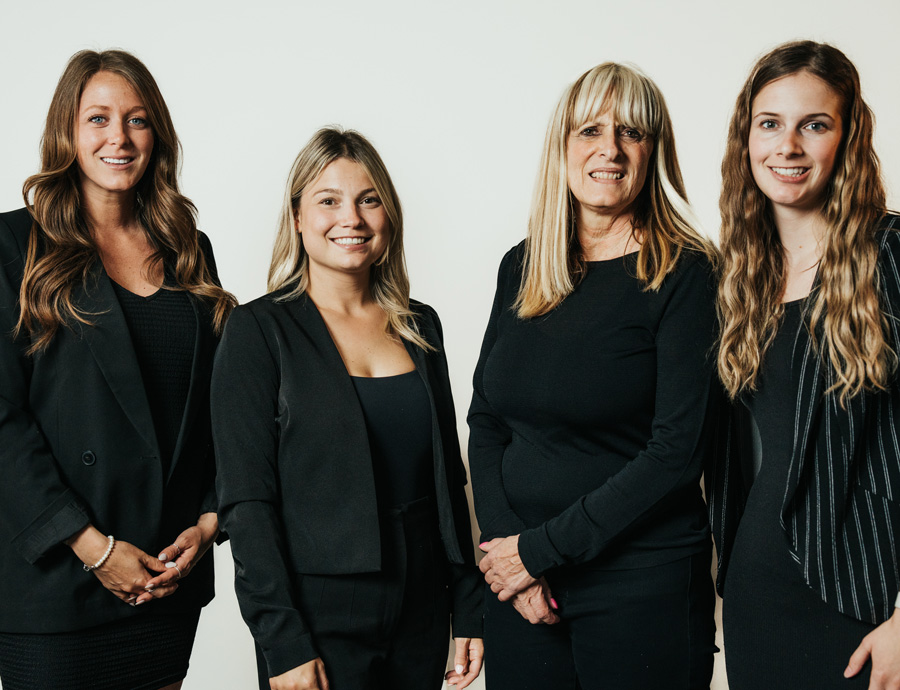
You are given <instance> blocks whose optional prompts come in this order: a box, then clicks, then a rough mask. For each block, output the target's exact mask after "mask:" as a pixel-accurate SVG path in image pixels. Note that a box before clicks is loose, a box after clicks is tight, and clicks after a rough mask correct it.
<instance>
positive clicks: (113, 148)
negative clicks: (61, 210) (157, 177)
mask: <svg viewBox="0 0 900 690" xmlns="http://www.w3.org/2000/svg"><path fill="white" fill-rule="evenodd" d="M75 137H76V145H77V161H78V170H79V176H80V178H81V189H82V192H83V193H84V194H85V195H87V196H88V197H98V198H99V197H103V196H108V195H110V194H114V195H121V194H133V193H134V188H135V186H136V185H137V183H138V182H139V181H140V179H141V177H143V175H144V172H145V171H146V170H147V166H148V165H149V164H150V156H151V155H152V154H153V130H152V129H151V128H150V124H149V123H148V122H147V110H146V108H145V107H144V104H143V102H142V101H141V99H140V97H139V96H138V94H137V93H136V92H135V90H134V89H133V88H132V86H131V84H129V83H128V82H127V81H126V80H125V79H124V78H123V77H121V76H119V75H118V74H113V73H112V72H97V74H95V75H94V76H93V77H91V78H90V80H89V81H88V83H87V84H86V85H85V87H84V91H83V92H82V94H81V101H80V102H79V106H78V115H77V121H76V123H75Z"/></svg>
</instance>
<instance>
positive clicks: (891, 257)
mask: <svg viewBox="0 0 900 690" xmlns="http://www.w3.org/2000/svg"><path fill="white" fill-rule="evenodd" d="M875 237H876V241H877V242H878V258H879V262H880V263H881V264H882V265H883V264H885V263H886V262H890V263H893V264H894V265H896V264H897V262H898V261H900V215H896V214H893V213H887V214H885V215H884V216H883V217H882V218H881V220H880V221H879V223H878V229H877V231H876V233H875Z"/></svg>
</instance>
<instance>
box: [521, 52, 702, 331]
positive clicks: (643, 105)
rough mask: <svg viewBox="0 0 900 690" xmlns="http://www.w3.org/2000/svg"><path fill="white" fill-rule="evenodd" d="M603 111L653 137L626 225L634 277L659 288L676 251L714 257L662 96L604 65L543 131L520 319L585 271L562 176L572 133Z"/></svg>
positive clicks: (629, 72)
mask: <svg viewBox="0 0 900 690" xmlns="http://www.w3.org/2000/svg"><path fill="white" fill-rule="evenodd" d="M606 111H609V112H610V114H611V116H612V117H613V118H614V119H615V121H616V122H618V123H621V124H623V125H626V126H628V127H634V128H636V129H637V130H639V131H640V132H641V133H642V134H644V135H646V136H650V137H652V139H653V143H654V146H653V152H652V154H651V159H650V162H649V164H648V171H647V180H646V181H645V183H644V188H643V189H642V190H641V192H640V194H639V195H638V198H637V200H636V201H635V210H634V215H633V219H632V225H633V232H638V231H639V232H640V236H641V248H640V250H639V252H638V257H637V277H638V278H639V279H640V280H641V281H643V282H644V283H645V285H646V288H647V289H650V290H658V289H659V287H660V286H661V285H662V283H663V280H664V279H665V277H666V275H668V274H669V273H670V272H671V271H672V270H673V269H674V268H675V265H676V263H677V262H678V258H679V257H680V255H681V251H682V249H684V248H686V247H688V248H691V249H696V250H698V251H701V252H703V253H704V254H706V255H707V256H708V257H709V258H710V260H712V259H713V257H714V252H713V250H712V247H711V245H710V243H709V242H708V241H707V240H705V239H704V238H703V237H702V236H701V235H700V234H699V233H698V232H697V230H696V229H695V226H696V225H697V223H696V220H695V216H694V212H693V210H692V209H691V207H690V204H688V201H687V193H686V192H685V189H684V182H683V181H682V179H681V169H680V168H679V166H678V156H677V155H676V152H675V139H674V136H673V133H672V122H671V119H670V118H669V111H668V109H667V108H666V102H665V99H664V98H663V95H662V93H661V92H660V90H659V88H658V87H657V86H656V84H655V83H653V81H652V80H651V79H650V78H649V77H647V76H646V75H644V74H643V73H642V72H641V71H640V70H638V69H637V68H635V67H629V66H626V65H620V64H616V63H613V62H605V63H603V64H602V65H598V66H596V67H594V68H593V69H591V70H588V71H587V72H585V73H584V74H583V75H581V77H579V78H578V80H577V81H576V82H575V83H574V84H572V85H571V86H570V87H569V88H568V89H566V91H565V93H563V95H562V97H561V98H560V100H559V103H558V104H557V106H556V111H555V112H554V114H553V117H552V118H551V120H550V124H549V126H548V127H547V135H546V137H545V138H544V149H543V153H542V155H541V164H540V171H539V173H538V179H537V183H536V184H535V191H534V195H533V198H532V203H531V215H530V217H529V221H528V237H527V239H526V259H525V262H526V263H525V271H524V273H523V276H522V285H521V287H520V289H519V294H518V297H517V299H516V302H515V306H516V309H517V312H518V315H519V317H521V318H531V317H535V316H540V315H541V314H546V313H547V312H549V311H551V310H552V309H554V308H555V307H556V306H557V305H559V303H560V302H562V301H563V300H564V299H565V298H566V297H567V296H568V295H569V294H570V293H571V292H572V290H574V289H575V286H576V285H577V283H578V281H579V280H580V278H581V276H582V275H583V273H584V259H583V257H582V254H581V248H580V247H579V245H578V238H577V234H576V228H575V218H574V209H575V201H574V199H573V197H572V193H571V192H570V191H569V185H568V179H567V175H566V169H567V166H566V152H567V145H568V144H567V142H568V138H569V134H570V133H571V132H572V131H573V130H574V129H576V128H577V127H579V126H580V125H582V124H584V123H585V122H588V121H590V120H593V119H595V118H596V117H598V116H599V115H600V114H602V113H604V112H606Z"/></svg>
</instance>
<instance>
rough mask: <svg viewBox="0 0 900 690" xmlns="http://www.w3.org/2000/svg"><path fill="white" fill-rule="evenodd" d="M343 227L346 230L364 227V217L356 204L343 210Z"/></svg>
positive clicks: (341, 218) (348, 205)
mask: <svg viewBox="0 0 900 690" xmlns="http://www.w3.org/2000/svg"><path fill="white" fill-rule="evenodd" d="M340 221H341V225H342V226H343V227H345V228H358V227H359V226H360V225H362V222H363V220H362V215H360V213H359V209H358V208H357V206H356V204H345V205H344V207H343V208H342V209H341V217H340Z"/></svg>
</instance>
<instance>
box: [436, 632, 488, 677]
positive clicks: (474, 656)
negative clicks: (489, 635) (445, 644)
mask: <svg viewBox="0 0 900 690" xmlns="http://www.w3.org/2000/svg"><path fill="white" fill-rule="evenodd" d="M453 642H454V643H456V654H454V655H453V670H452V671H447V675H445V676H444V679H445V680H446V681H447V684H448V685H455V686H456V688H457V690H463V688H466V687H468V686H469V685H470V684H471V683H472V681H474V680H475V679H476V678H478V674H479V673H481V663H482V661H483V660H484V642H483V641H482V640H481V638H478V637H454V638H453Z"/></svg>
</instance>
